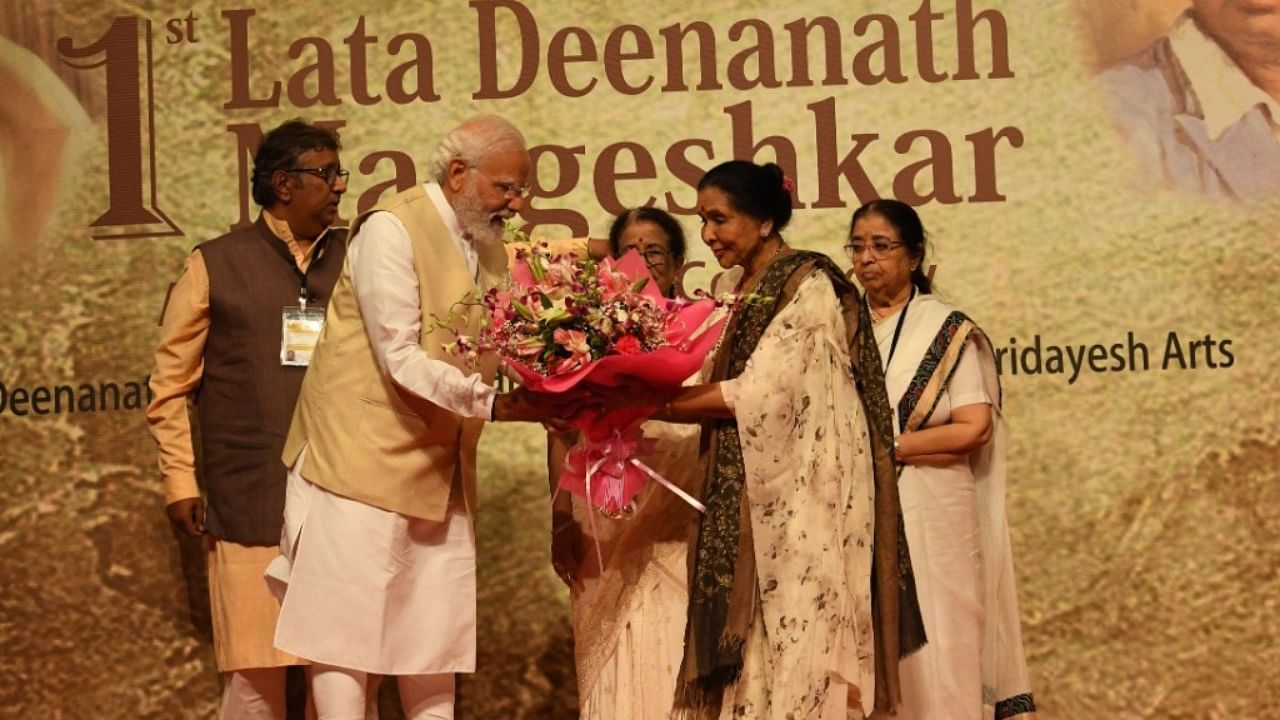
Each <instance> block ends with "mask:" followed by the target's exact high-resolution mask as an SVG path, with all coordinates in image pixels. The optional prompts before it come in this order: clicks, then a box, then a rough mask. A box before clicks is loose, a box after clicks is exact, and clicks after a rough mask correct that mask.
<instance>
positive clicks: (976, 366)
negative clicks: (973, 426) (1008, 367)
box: [947, 339, 991, 410]
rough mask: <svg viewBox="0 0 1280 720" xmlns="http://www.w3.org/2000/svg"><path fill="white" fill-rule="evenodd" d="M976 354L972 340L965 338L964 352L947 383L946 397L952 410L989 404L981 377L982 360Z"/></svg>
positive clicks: (976, 349) (989, 399) (989, 400)
mask: <svg viewBox="0 0 1280 720" xmlns="http://www.w3.org/2000/svg"><path fill="white" fill-rule="evenodd" d="M978 354H979V353H978V348H976V347H974V346H973V340H972V339H970V340H967V341H966V342H965V348H964V352H963V353H961V354H960V361H959V362H958V363H956V369H955V371H954V372H953V373H952V374H951V382H950V383H949V384H948V385H947V398H948V399H949V400H950V402H951V409H952V410H955V409H956V408H958V407H964V406H965V405H981V404H987V405H990V404H991V396H990V395H988V394H987V388H986V383H985V382H983V379H982V361H981V360H980V359H979V357H978Z"/></svg>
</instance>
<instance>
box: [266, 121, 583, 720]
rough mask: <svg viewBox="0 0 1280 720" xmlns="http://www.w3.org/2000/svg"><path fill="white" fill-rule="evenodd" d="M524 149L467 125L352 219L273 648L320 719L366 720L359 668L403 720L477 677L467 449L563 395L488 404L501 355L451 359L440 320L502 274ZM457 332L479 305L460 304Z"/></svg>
mask: <svg viewBox="0 0 1280 720" xmlns="http://www.w3.org/2000/svg"><path fill="white" fill-rule="evenodd" d="M530 166H531V163H530V158H529V152H528V150H527V149H526V146H525V141H524V137H523V136H522V135H521V134H520V132H519V131H518V130H517V129H516V128H515V127H514V126H512V125H511V124H510V123H508V122H507V121H506V120H503V119H502V118H499V117H495V116H481V117H476V118H472V119H470V120H468V121H466V122H464V123H463V124H462V125H460V126H459V127H457V128H456V129H454V130H453V131H452V132H450V133H449V134H448V135H447V136H446V137H445V138H444V140H443V141H442V142H441V144H440V146H439V148H438V149H437V150H436V152H435V154H434V156H433V157H432V158H431V159H430V163H429V168H428V172H429V173H430V177H431V178H432V180H431V181H430V182H427V183H423V184H420V185H418V186H416V187H413V188H411V189H409V190H406V191H404V192H401V193H399V194H397V195H395V196H393V197H391V198H388V199H386V200H384V201H383V202H381V203H380V204H379V205H378V206H377V207H375V208H374V209H373V210H372V211H370V212H369V213H368V214H365V215H363V216H361V217H359V218H357V219H356V220H355V222H354V223H353V225H352V233H353V234H352V242H351V246H350V248H349V250H348V256H347V264H346V267H345V268H344V269H343V272H342V275H341V277H339V279H338V284H337V286H336V287H335V288H334V292H333V298H332V300H331V302H330V303H329V311H328V315H327V319H326V324H325V328H324V333H323V334H322V336H321V338H320V342H319V345H318V346H317V347H316V354H315V360H314V362H313V363H312V366H311V369H310V371H309V372H308V373H307V378H306V381H305V382H304V383H303V387H302V394H301V396H300V397H299V398H298V408H297V410H296V412H295V414H294V417H293V426H292V427H291V428H290V431H289V439H288V441H287V442H286V443H285V448H284V454H283V458H284V461H285V463H286V464H288V465H289V466H290V467H291V470H290V473H289V489H288V498H287V501H286V505H285V534H284V535H283V536H282V538H281V554H280V557H279V558H278V559H277V560H276V562H273V563H272V565H271V567H270V568H269V569H268V571H267V574H268V577H269V578H270V579H271V580H272V581H273V582H278V583H279V586H280V587H281V589H282V594H283V599H282V607H281V610H280V620H279V623H278V625H277V627H276V647H277V648H279V649H281V650H282V651H285V652H289V653H293V654H295V655H297V656H299V657H303V658H306V659H308V660H310V661H311V662H312V668H311V686H312V691H313V696H314V698H315V703H316V710H317V712H318V714H319V717H320V718H322V719H329V718H335V719H337V718H341V719H342V720H346V719H347V718H359V717H360V712H361V710H362V708H363V707H364V688H365V679H366V676H367V674H369V673H376V674H381V675H395V676H397V681H398V684H399V687H400V698H401V701H402V702H403V705H404V708H405V714H406V716H407V717H408V718H410V719H418V718H438V719H443V718H452V717H453V695H454V673H458V672H472V671H474V669H475V632H476V627H475V623H476V620H475V618H476V586H475V585H476V583H475V537H474V535H473V531H472V514H473V509H474V507H475V480H476V445H477V443H478V441H479V438H480V431H481V429H482V427H483V426H484V423H485V422H486V421H490V420H529V421H539V420H550V419H552V418H555V417H557V416H558V415H559V414H560V410H561V408H559V407H557V406H556V405H555V403H556V401H555V400H553V399H548V398H546V397H543V398H538V397H537V396H534V395H532V394H529V393H525V392H524V391H522V390H517V391H515V392H512V393H507V394H495V392H494V389H493V387H492V385H491V382H492V380H493V376H494V371H495V369H496V366H497V361H496V360H495V359H494V358H484V359H482V360H481V361H480V365H479V367H478V368H473V367H470V366H468V365H467V364H465V363H464V362H463V361H461V360H459V359H457V358H455V357H453V356H451V355H450V354H449V353H447V352H446V351H445V350H444V349H443V347H442V345H443V343H445V342H448V341H449V340H451V339H452V338H451V334H450V333H449V332H448V331H447V330H445V329H442V328H440V327H439V326H438V325H437V324H436V323H435V322H434V320H435V319H444V318H446V317H448V316H449V312H450V310H451V309H454V306H455V304H456V303H457V302H458V301H459V300H460V299H462V298H463V297H464V296H465V295H466V294H467V293H468V292H477V291H478V292H484V291H486V290H488V289H489V288H492V287H495V286H496V285H498V284H500V283H502V282H503V281H504V280H505V278H506V276H507V254H506V250H505V249H504V247H503V244H502V234H503V224H504V222H505V221H507V220H509V219H510V218H512V217H513V216H514V215H515V213H517V212H518V211H519V210H520V209H521V208H522V207H523V205H524V197H525V194H526V193H527V192H528V189H529V188H528V185H527V184H526V183H527V182H528V176H529V172H530ZM454 318H455V320H456V322H457V323H459V324H467V325H469V326H471V327H472V328H474V327H475V324H476V322H477V321H478V320H479V311H478V309H475V308H470V309H469V308H466V307H462V308H461V309H460V310H459V312H458V313H457V314H455V316H454Z"/></svg>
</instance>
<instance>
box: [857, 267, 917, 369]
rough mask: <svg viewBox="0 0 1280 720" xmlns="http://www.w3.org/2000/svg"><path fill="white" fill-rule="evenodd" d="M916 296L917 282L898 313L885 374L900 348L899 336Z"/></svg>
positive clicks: (885, 364) (913, 284)
mask: <svg viewBox="0 0 1280 720" xmlns="http://www.w3.org/2000/svg"><path fill="white" fill-rule="evenodd" d="M915 298H916V286H915V283H912V284H911V295H910V296H908V297H907V304H906V305H903V306H902V312H901V313H900V314H899V315H898V324H897V325H896V326H895V327H894V328H893V342H891V343H889V357H887V358H885V361H884V374H885V376H886V377H887V376H888V375H889V364H890V363H892V362H893V354H894V353H895V352H897V350H898V338H899V337H900V336H901V335H902V323H903V322H904V321H906V319H907V310H909V309H911V301H912V300H914V299H915ZM870 304H871V298H870V296H868V297H867V305H868V307H870Z"/></svg>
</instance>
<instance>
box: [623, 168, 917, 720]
mask: <svg viewBox="0 0 1280 720" xmlns="http://www.w3.org/2000/svg"><path fill="white" fill-rule="evenodd" d="M791 204H792V198H791V193H790V188H789V181H787V180H786V179H785V178H784V176H783V174H782V171H781V169H780V168H779V167H778V166H776V165H772V164H770V165H765V166H760V165H755V164H752V163H749V162H742V161H732V162H728V163H724V164H722V165H719V166H717V167H716V168H714V169H712V170H711V171H710V172H708V173H707V174H706V175H705V176H704V177H703V178H702V180H701V181H700V182H699V185H698V214H699V216H700V217H701V219H702V240H703V242H705V243H706V244H707V245H708V247H709V248H710V249H711V252H712V254H714V255H715V257H716V260H717V261H718V262H719V264H720V265H721V267H723V268H726V269H734V270H733V272H732V273H726V274H725V276H724V277H727V278H728V280H729V282H731V283H733V284H734V288H733V289H734V290H736V291H737V292H739V293H741V294H743V295H745V296H748V297H749V301H748V302H746V303H745V304H744V305H742V306H741V307H740V309H738V310H736V311H735V312H734V315H733V317H732V318H731V319H730V321H729V323H728V324H727V325H726V327H725V330H724V334H723V337H722V339H721V343H720V345H719V347H718V349H717V351H716V352H715V353H713V355H712V356H711V357H710V358H709V360H708V364H707V367H706V369H705V371H704V377H703V379H704V384H702V385H698V386H694V387H689V388H686V389H685V390H683V391H681V392H679V393H677V394H675V395H674V396H673V397H671V398H670V399H669V400H668V401H667V402H665V404H663V405H662V407H661V408H660V410H659V412H658V414H657V415H656V417H657V418H659V419H664V420H668V421H674V422H681V423H700V424H702V445H703V448H704V453H703V456H702V459H703V465H702V477H701V478H700V482H699V485H700V488H699V489H698V490H699V491H698V492H696V493H695V494H696V495H699V496H700V497H701V498H702V501H703V503H704V504H705V505H706V506H707V510H706V513H705V514H704V515H703V516H701V517H700V518H699V520H698V525H697V528H696V532H695V539H694V540H693V542H692V543H691V548H690V554H689V556H688V575H689V599H688V603H687V607H686V609H685V614H686V618H687V622H686V627H685V635H684V643H683V648H682V650H681V654H680V655H681V656H680V659H679V663H678V664H677V665H676V666H675V667H673V668H672V669H673V670H675V671H676V677H675V703H674V709H673V710H672V713H671V716H672V717H675V718H680V719H682V720H683V719H685V718H690V719H699V720H702V719H706V718H726V719H727V718H743V717H746V718H760V719H772V718H779V719H781V718H796V719H805V718H811V719H818V720H844V718H847V717H848V718H860V717H863V714H864V713H870V711H871V709H872V705H873V701H874V699H875V697H876V692H875V690H874V689H873V688H875V686H876V682H875V680H876V675H877V668H876V660H877V658H876V652H875V647H874V646H875V643H876V641H878V640H879V639H880V634H878V633H876V634H873V618H872V603H871V587H872V580H871V577H872V546H873V542H875V543H877V547H876V555H877V558H879V556H880V553H881V552H882V550H883V551H886V552H890V553H892V554H889V555H888V556H887V557H886V558H885V559H884V561H880V562H879V563H878V564H879V565H880V566H881V568H883V569H884V570H885V572H886V573H889V574H887V575H886V576H885V577H886V579H887V580H888V582H879V583H878V584H879V585H881V586H885V587H886V588H887V590H891V591H896V590H897V588H898V587H899V584H898V576H897V574H896V573H897V571H898V565H897V563H896V548H893V547H891V545H892V543H890V542H888V541H886V542H884V543H883V546H884V547H881V543H880V540H881V531H887V530H892V531H891V532H889V533H888V534H887V535H886V537H890V538H892V540H893V541H896V540H897V537H898V535H897V532H896V522H897V519H898V515H897V512H896V508H895V507H892V506H893V503H894V502H895V501H896V498H895V497H893V496H892V482H891V481H890V482H888V483H885V484H886V485H887V486H888V487H889V490H888V494H887V497H888V501H886V502H885V503H884V505H885V508H881V507H880V506H879V505H878V504H877V503H875V502H874V496H875V490H876V488H877V486H878V485H880V483H877V475H876V464H875V462H874V461H873V455H874V454H875V450H874V449H875V448H879V449H880V453H879V455H880V457H879V459H880V461H881V462H880V464H879V468H880V470H881V476H883V475H885V474H886V473H885V471H886V470H887V471H888V473H887V474H888V476H889V477H890V478H892V468H891V466H889V462H888V461H889V459H888V451H887V447H886V446H885V445H884V444H883V443H882V442H873V441H872V437H871V433H869V430H868V422H869V421H871V420H876V421H877V428H878V429H877V432H876V437H877V438H882V437H883V433H884V432H885V431H884V424H883V421H884V420H885V419H887V416H888V408H887V405H886V404H885V402H884V400H883V387H882V385H880V384H879V377H878V373H879V367H878V363H877V362H876V360H875V358H874V356H872V357H871V358H870V361H871V364H872V366H873V368H874V371H873V372H869V373H866V374H867V378H866V379H867V380H868V381H869V382H870V384H871V385H872V386H873V387H872V390H874V388H875V387H879V388H880V391H879V393H875V392H872V394H871V396H872V397H873V398H875V397H878V398H880V402H879V403H878V404H877V405H875V407H876V408H877V412H876V418H868V416H867V412H866V410H865V408H864V404H863V397H861V396H860V393H859V388H858V386H857V385H856V384H855V374H854V373H853V372H851V368H855V367H860V366H865V363H866V361H867V351H868V349H869V352H871V353H874V346H870V345H866V344H865V343H864V346H865V347H864V348H863V350H862V351H859V352H856V353H854V354H852V355H851V347H852V348H854V349H855V350H856V349H857V348H858V344H857V342H851V340H853V339H855V338H861V339H863V340H865V339H866V337H867V336H866V335H865V333H864V334H862V335H859V334H858V333H857V329H858V326H859V324H860V323H859V321H858V319H857V312H858V310H859V307H860V305H859V303H858V300H857V296H856V293H854V291H853V289H852V287H851V286H850V284H849V283H848V282H847V281H846V280H845V278H844V276H843V275H842V274H841V273H840V271H839V270H838V269H837V268H836V267H835V265H834V263H832V262H831V260H830V259H828V258H826V257H825V256H823V255H819V254H817V253H810V252H804V251H798V250H794V249H792V248H790V247H789V246H788V245H787V243H786V242H785V241H784V239H783V236H782V230H783V228H784V227H785V226H786V225H787V222H788V221H789V220H790V219H791ZM723 290H724V288H717V291H723ZM606 396H607V394H606ZM612 401H613V402H615V403H625V402H635V403H644V402H646V398H645V397H644V393H643V392H634V391H633V392H632V393H630V396H629V397H628V396H623V395H619V394H615V395H614V396H613V399H612ZM886 509H888V510H889V512H888V513H887V515H885V517H891V520H887V521H886V522H884V523H878V513H884V512H885V510H886ZM891 526H892V527H891ZM873 536H874V537H873ZM886 597H888V596H886ZM889 607H892V608H893V612H888V611H887V609H888V608H889ZM884 608H885V610H886V611H885V612H883V613H881V614H882V615H884V616H885V617H884V618H883V619H885V620H887V621H889V622H892V623H893V624H894V632H893V633H892V638H891V640H890V646H891V652H890V654H889V655H888V657H891V658H892V659H893V660H895V661H896V659H897V645H896V642H897V640H898V638H899V635H898V633H897V627H896V621H897V612H896V610H897V598H896V597H893V601H892V605H891V606H884ZM907 638H908V641H909V642H910V643H918V641H919V638H918V637H914V636H911V635H910V633H908V634H907ZM894 665H896V663H894ZM890 674H891V673H890ZM883 679H884V680H886V681H888V683H889V684H887V685H886V686H884V687H883V688H881V689H882V690H883V691H884V694H885V698H886V699H887V698H890V697H892V696H893V688H892V677H890V676H885V677H884V678H883ZM634 694H639V693H634ZM656 694H657V693H656V692H655V693H648V692H646V693H644V695H645V696H646V697H649V696H651V695H656ZM658 699H659V700H660V698H658ZM885 704H888V703H887V702H886V703H885ZM652 717H662V715H653V716H652Z"/></svg>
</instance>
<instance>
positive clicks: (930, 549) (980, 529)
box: [845, 200, 1035, 720]
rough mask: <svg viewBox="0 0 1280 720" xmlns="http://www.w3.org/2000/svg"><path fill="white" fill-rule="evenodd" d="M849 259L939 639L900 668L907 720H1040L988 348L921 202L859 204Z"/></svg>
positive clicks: (930, 629) (902, 713) (927, 620)
mask: <svg viewBox="0 0 1280 720" xmlns="http://www.w3.org/2000/svg"><path fill="white" fill-rule="evenodd" d="M845 248H846V251H847V252H848V253H849V255H850V256H851V257H852V259H853V264H854V271H855V272H856V273H857V276H858V280H859V282H860V283H861V284H862V286H863V287H864V288H865V289H866V291H867V295H866V300H867V305H868V307H869V309H870V312H871V315H872V318H873V324H874V327H875V337H876V342H877V345H878V346H879V349H880V354H881V357H882V360H883V365H884V370H885V385H886V386H887V390H888V394H889V399H890V400H891V402H892V403H894V428H895V431H896V432H897V433H899V434H898V436H897V440H896V441H895V442H894V448H895V453H896V455H897V458H898V460H900V461H901V462H902V463H904V464H905V467H904V468H903V470H902V478H901V481H900V483H899V489H900V493H901V498H902V512H903V516H904V518H905V520H906V528H907V540H908V544H909V546H910V554H911V562H912V566H913V567H914V568H915V578H916V583H917V589H918V592H919V601H920V609H921V611H922V613H923V616H924V625H925V631H926V632H927V634H928V636H929V644H928V645H927V646H925V648H924V649H923V650H921V651H920V652H919V653H917V654H916V655H913V656H912V657H910V658H908V659H907V660H906V661H904V662H903V664H902V692H903V705H902V707H901V708H900V709H899V711H898V717H900V718H904V720H920V719H928V718H939V717H948V718H956V720H979V719H980V718H985V719H987V720H990V718H993V717H994V718H1012V717H1019V718H1021V717H1030V715H1025V714H1024V713H1033V712H1034V710H1035V704H1034V702H1033V701H1032V697H1031V690H1030V685H1029V683H1028V682H1027V674H1026V666H1025V662H1024V659H1023V654H1022V640H1021V632H1020V629H1019V624H1018V604H1017V598H1016V595H1015V592H1014V580H1013V565H1012V561H1011V556H1010V552H1009V533H1008V526H1007V524H1006V521H1005V508H1004V484H1005V478H1004V470H1005V446H1006V440H1005V433H1004V429H1003V424H1002V423H1001V420H1000V384H999V379H998V376H997V375H996V366H995V360H994V355H993V354H992V349H991V343H990V341H989V340H988V339H987V337H986V335H984V334H983V333H982V331H981V330H979V329H978V328H977V327H976V326H975V325H974V324H973V321H972V320H970V319H969V318H968V317H966V316H965V315H964V314H963V313H961V312H959V311H957V310H955V309H954V308H952V307H951V306H950V305H947V304H946V303H945V302H943V301H942V300H941V299H939V298H938V297H937V296H936V295H935V294H933V293H932V292H931V290H932V288H931V287H930V282H929V279H928V278H927V277H926V276H925V274H924V272H923V271H922V270H921V267H922V265H923V263H924V259H925V232H924V228H923V226H922V225H921V223H920V218H919V217H918V216H917V215H916V212H915V210H913V209H911V207H910V206H908V205H906V204H904V203H901V202H898V201H896V200H876V201H873V202H870V203H867V204H866V205H863V206H862V207H860V208H858V210H857V211H855V212H854V214H853V219H852V222H851V228H850V234H849V244H848V245H846V246H845Z"/></svg>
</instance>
